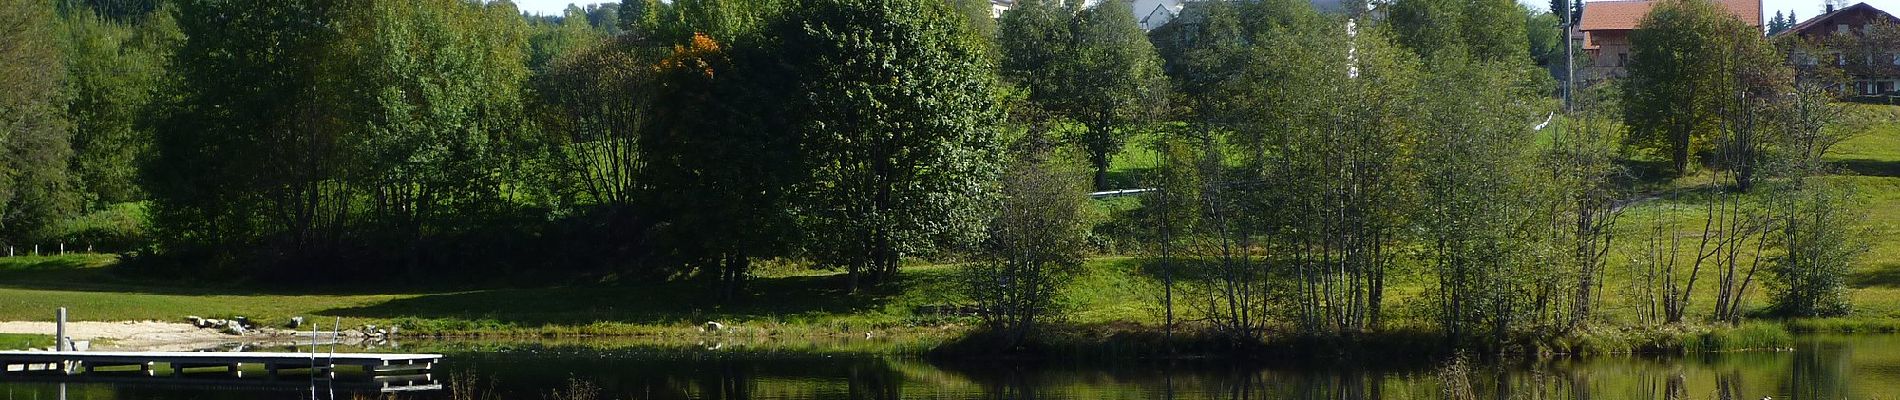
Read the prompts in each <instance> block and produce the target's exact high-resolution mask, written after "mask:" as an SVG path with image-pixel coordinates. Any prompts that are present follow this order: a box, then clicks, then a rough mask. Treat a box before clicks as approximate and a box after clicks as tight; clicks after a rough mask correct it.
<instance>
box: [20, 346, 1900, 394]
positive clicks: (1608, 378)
mask: <svg viewBox="0 0 1900 400" xmlns="http://www.w3.org/2000/svg"><path fill="white" fill-rule="evenodd" d="M270 350H283V349H270ZM372 350H387V351H405V352H416V351H433V352H442V353H445V354H448V355H449V358H448V359H447V360H446V361H445V362H444V365H442V366H440V367H439V368H438V369H437V370H436V373H435V374H432V375H431V376H429V377H427V378H428V379H427V380H426V381H419V382H417V383H422V384H430V383H433V384H440V385H442V386H444V387H449V388H452V389H444V390H434V391H422V392H414V393H401V394H381V393H379V392H377V391H373V390H366V389H362V388H361V386H364V385H368V384H369V383H370V382H367V381H364V380H362V378H361V377H351V376H343V377H340V378H338V379H337V380H336V381H334V382H321V381H311V380H310V379H308V378H304V377H287V378H280V379H277V380H274V381H273V380H268V379H261V378H244V379H243V380H242V382H237V383H235V384H234V383H233V381H231V380H229V379H224V378H203V377H200V378H184V379H185V380H182V381H181V380H179V379H177V378H169V377H157V378H144V377H133V376H127V375H119V377H118V378H113V379H109V381H105V382H101V381H99V380H101V379H102V378H101V377H104V376H105V375H101V376H95V377H87V378H65V377H50V376H36V377H18V376H12V377H6V378H0V399H5V400H15V399H49V400H50V399H61V398H64V399H102V400H104V399H114V400H116V399H310V398H313V397H314V398H317V399H358V398H386V397H387V398H399V399H451V398H454V397H452V390H454V391H461V392H462V393H463V394H476V395H479V396H481V397H472V398H492V399H543V398H548V395H549V394H550V391H551V390H557V389H561V388H566V387H570V386H571V385H578V386H582V387H588V386H592V387H595V388H596V389H597V390H598V393H599V396H598V397H597V398H599V399H900V398H901V399H1029V398H1037V399H1166V398H1176V399H1437V398H1441V396H1440V394H1441V393H1442V391H1443V389H1445V388H1446V387H1447V386H1451V387H1459V388H1466V387H1468V388H1469V390H1470V392H1471V393H1473V394H1474V397H1476V398H1486V399H1494V398H1511V399H1660V398H1670V397H1674V398H1687V399H1747V400H1756V399H1762V398H1764V397H1773V398H1775V399H1842V398H1847V399H1896V398H1900V336H1895V335H1878V336H1804V337H1800V338H1799V339H1798V341H1797V345H1796V346H1795V348H1793V349H1789V350H1786V351H1778V352H1746V353H1722V354H1708V355H1698V356H1691V357H1669V358H1659V357H1638V356H1614V357H1596V358H1590V359H1587V360H1580V361H1568V360H1559V361H1544V362H1503V363H1496V362H1493V363H1473V364H1471V365H1470V366H1469V368H1468V373H1466V374H1463V375H1462V376H1464V377H1465V378H1464V379H1462V380H1460V379H1457V378H1455V377H1456V376H1461V375H1459V374H1454V373H1447V372H1445V369H1444V368H1432V367H1427V368H1385V367H1382V366H1381V364H1382V363H1379V362H1371V363H1363V364H1370V365H1365V366H1361V367H1351V368H1345V367H1329V368H1305V369H1303V368H1287V367H1279V366H1274V367H1262V366H1247V365H1237V364H1234V363H1229V362H1214V361H1188V362H1134V361H1129V362H1099V361H1094V362H1039V363H1026V362H1014V363H1011V362H987V363H955V364H945V363H932V362H929V361H925V360H921V359H916V358H908V357H878V356H847V355H829V356H827V355H814V354H810V353H806V352H798V351H777V350H773V351H755V350H748V349H746V348H745V346H725V345H718V344H714V345H692V346H652V345H639V344H631V343H587V344H573V343H566V344H545V345H544V344H524V343H509V344H492V343H477V342H438V343H424V344H414V345H409V346H402V347H399V348H387V347H384V348H377V349H372ZM1448 377H1451V378H1450V379H1447V378H1448ZM1448 382H1449V383H1448ZM352 387H356V388H354V389H352ZM470 388H473V391H471V390H470ZM582 391H585V390H582ZM62 393H63V396H64V397H62Z"/></svg>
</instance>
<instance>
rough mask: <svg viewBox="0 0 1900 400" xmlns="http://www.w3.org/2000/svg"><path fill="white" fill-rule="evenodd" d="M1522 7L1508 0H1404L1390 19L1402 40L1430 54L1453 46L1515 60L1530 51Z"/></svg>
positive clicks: (1487, 57)
mask: <svg viewBox="0 0 1900 400" xmlns="http://www.w3.org/2000/svg"><path fill="white" fill-rule="evenodd" d="M1522 8H1523V6H1521V5H1519V4H1517V2H1514V1H1510V0H1473V1H1463V0H1402V1H1399V2H1396V3H1394V4H1393V5H1392V16H1391V23H1392V26H1393V28H1394V29H1395V30H1396V31H1397V37H1398V40H1399V43H1401V44H1404V45H1405V46H1406V47H1408V48H1411V49H1412V50H1413V51H1416V52H1418V53H1419V55H1422V56H1425V57H1427V58H1431V57H1437V56H1439V55H1441V53H1444V52H1448V51H1450V52H1458V53H1462V54H1469V55H1471V56H1472V57H1475V58H1476V59H1477V60H1479V61H1486V62H1489V61H1506V62H1510V63H1512V64H1515V63H1517V62H1518V60H1524V59H1525V58H1526V57H1528V54H1529V50H1528V46H1526V45H1525V42H1524V37H1525V35H1526V33H1525V19H1524V18H1523V14H1524V11H1522Z"/></svg>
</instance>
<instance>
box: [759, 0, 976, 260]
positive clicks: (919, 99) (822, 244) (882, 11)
mask: <svg viewBox="0 0 1900 400" xmlns="http://www.w3.org/2000/svg"><path fill="white" fill-rule="evenodd" d="M796 4H797V6H795V7H792V8H791V13H792V14H791V16H790V18H787V19H786V20H785V21H783V22H781V23H779V24H777V25H776V26H775V27H773V29H772V30H771V32H772V33H773V34H774V35H775V36H776V38H777V40H778V41H779V48H781V49H783V53H782V57H783V59H784V62H785V65H787V66H788V67H789V68H790V72H791V74H790V75H789V76H797V77H799V78H800V79H799V81H798V82H797V84H796V85H797V86H796V88H795V89H794V91H793V93H798V95H797V96H795V97H793V98H790V99H787V101H786V102H785V106H786V107H787V109H786V110H785V111H784V112H785V113H786V115H790V116H793V118H794V119H793V120H792V121H790V122H791V124H792V126H793V127H794V129H795V132H797V134H798V136H797V137H798V138H800V139H799V140H801V144H800V148H801V155H800V157H801V160H802V161H803V163H804V164H805V166H806V169H807V170H808V171H809V175H808V178H806V179H805V180H804V183H803V184H802V185H801V186H800V188H799V194H800V200H799V202H800V205H799V207H800V210H799V211H800V214H801V218H802V219H804V220H805V221H806V224H805V226H806V229H807V231H808V232H812V233H811V234H810V235H809V236H810V237H813V238H823V239H822V240H817V241H816V243H812V248H811V250H812V252H813V253H812V256H813V257H814V258H815V259H816V260H818V261H820V262H821V263H823V264H826V265H832V266H837V267H842V268H845V269H846V270H847V271H848V272H849V275H850V276H851V278H852V279H851V280H852V283H853V286H856V284H857V283H859V282H858V281H859V280H860V278H862V277H869V278H872V279H873V280H877V281H882V280H888V279H889V278H892V277H894V276H895V275H896V273H897V268H898V265H899V264H900V262H901V261H902V260H903V258H904V257H908V256H913V255H917V254H924V253H926V252H928V251H931V250H933V247H936V246H938V245H939V244H943V243H955V242H964V243H968V242H970V241H972V240H973V239H974V235H975V229H974V228H975V227H977V226H980V225H981V217H980V215H981V214H980V213H979V212H977V209H976V206H977V203H976V202H977V200H979V199H982V198H984V194H985V193H986V192H987V190H986V186H987V183H988V182H990V179H991V178H992V177H994V176H995V174H996V172H997V171H996V166H995V165H994V160H995V159H996V158H997V146H998V144H997V138H996V136H997V127H996V125H995V124H996V122H995V120H996V118H997V117H998V116H999V114H998V110H997V107H996V104H995V99H994V98H993V92H992V90H993V87H994V83H993V82H994V79H995V78H993V77H992V76H991V75H990V72H989V69H988V67H987V66H985V65H983V64H980V63H977V62H973V60H980V59H981V51H982V50H981V49H980V48H977V47H976V46H975V45H973V44H972V43H970V42H969V41H968V40H965V39H964V38H965V37H966V36H965V35H966V33H965V32H964V29H965V28H964V26H963V24H961V23H959V22H957V20H956V18H954V17H952V16H951V13H952V12H953V11H952V10H951V9H950V8H949V7H948V5H946V4H944V3H943V2H942V1H940V0H806V1H802V2H799V3H796Z"/></svg>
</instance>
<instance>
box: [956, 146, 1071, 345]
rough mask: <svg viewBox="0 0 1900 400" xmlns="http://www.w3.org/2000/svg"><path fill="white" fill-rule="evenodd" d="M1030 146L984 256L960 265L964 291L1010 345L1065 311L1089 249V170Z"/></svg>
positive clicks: (1010, 176)
mask: <svg viewBox="0 0 1900 400" xmlns="http://www.w3.org/2000/svg"><path fill="white" fill-rule="evenodd" d="M1031 146H1035V145H1033V144H1031ZM1023 151H1024V153H1025V154H1020V155H1018V156H1017V159H1016V160H1015V161H1014V162H1012V164H1011V166H1010V168H1009V172H1008V173H1007V174H1005V175H1004V176H1003V178H1002V183H1001V185H1000V186H1001V187H1000V188H999V189H1000V190H999V193H998V196H997V201H996V203H995V207H996V211H995V215H994V216H992V217H991V218H990V221H989V229H988V234H987V237H986V238H985V239H984V241H983V246H982V249H983V251H982V254H983V260H982V261H980V262H975V263H971V264H969V265H966V266H964V267H963V268H962V269H961V270H960V271H959V275H960V278H961V281H962V283H963V291H964V292H965V294H966V295H968V296H969V298H970V299H972V300H974V301H975V302H976V303H977V305H978V307H980V308H981V309H982V310H984V313H983V315H982V316H983V320H984V323H985V324H986V325H987V326H988V328H989V329H990V331H991V333H992V334H993V335H995V336H996V340H997V341H998V342H999V343H997V344H999V345H1001V347H1002V348H1005V349H1013V348H1016V347H1017V346H1020V345H1021V344H1023V342H1025V341H1026V340H1028V338H1029V337H1030V336H1031V335H1032V334H1034V333H1036V330H1037V329H1039V326H1040V325H1041V324H1044V323H1047V322H1048V321H1050V320H1053V319H1056V318H1058V317H1060V316H1061V315H1062V313H1063V312H1064V311H1065V308H1064V304H1063V302H1062V296H1061V294H1062V290H1063V288H1064V287H1065V286H1066V283H1068V282H1069V281H1070V279H1071V278H1072V277H1073V276H1074V275H1075V274H1076V273H1077V272H1080V271H1081V267H1082V261H1083V260H1084V256H1085V255H1086V254H1087V249H1088V233H1089V232H1088V228H1089V225H1090V224H1089V222H1090V221H1089V214H1088V211H1089V209H1088V206H1089V204H1088V202H1089V200H1088V190H1089V187H1088V175H1087V173H1086V172H1085V170H1084V169H1083V168H1081V163H1080V162H1078V161H1080V159H1079V157H1073V156H1068V157H1065V156H1064V154H1062V153H1073V152H1072V151H1070V152H1059V153H1058V152H1052V151H1050V150H1048V149H1035V148H1031V149H1025V150H1023Z"/></svg>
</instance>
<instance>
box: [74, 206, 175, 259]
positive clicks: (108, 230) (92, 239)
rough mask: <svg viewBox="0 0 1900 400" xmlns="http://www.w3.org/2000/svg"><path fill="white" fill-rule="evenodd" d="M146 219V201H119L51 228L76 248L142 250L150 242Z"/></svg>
mask: <svg viewBox="0 0 1900 400" xmlns="http://www.w3.org/2000/svg"><path fill="white" fill-rule="evenodd" d="M145 221H146V204H145V203H119V204H114V205H112V206H109V207H106V208H103V209H99V210H95V211H91V212H87V213H85V214H81V215H77V216H74V217H72V218H68V219H65V220H62V221H60V222H59V224H58V225H56V226H54V227H52V228H51V229H52V232H51V236H50V238H52V239H53V240H56V241H58V242H60V243H65V244H66V245H67V246H69V247H70V248H71V250H74V251H79V250H85V251H96V252H108V253H116V252H127V251H134V250H141V249H142V248H143V247H144V246H145V245H146V244H148V243H151V236H149V235H148V234H147V233H146V232H145V229H146V228H145Z"/></svg>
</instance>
